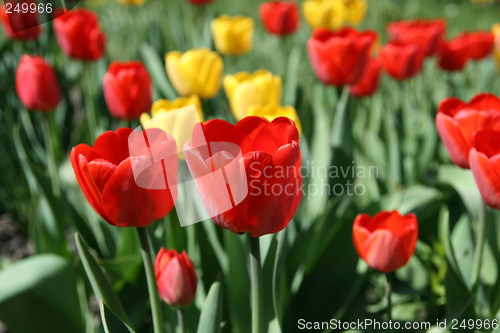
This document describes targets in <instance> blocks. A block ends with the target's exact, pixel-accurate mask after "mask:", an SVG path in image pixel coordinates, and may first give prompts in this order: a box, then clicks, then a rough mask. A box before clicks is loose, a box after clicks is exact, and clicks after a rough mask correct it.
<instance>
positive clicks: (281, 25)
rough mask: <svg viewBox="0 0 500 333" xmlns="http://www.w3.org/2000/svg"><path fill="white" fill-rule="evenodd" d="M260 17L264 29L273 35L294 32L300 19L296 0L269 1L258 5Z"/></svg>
mask: <svg viewBox="0 0 500 333" xmlns="http://www.w3.org/2000/svg"><path fill="white" fill-rule="evenodd" d="M260 17H261V19H262V23H263V24H264V27H265V28H266V30H267V31H268V32H270V33H272V34H275V35H280V36H284V35H289V34H291V33H294V32H295V31H296V30H297V28H298V26H299V21H300V15H299V8H298V6H297V3H296V2H290V1H270V2H265V3H263V4H262V5H260Z"/></svg>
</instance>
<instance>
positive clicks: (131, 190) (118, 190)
mask: <svg viewBox="0 0 500 333" xmlns="http://www.w3.org/2000/svg"><path fill="white" fill-rule="evenodd" d="M102 206H103V208H104V210H105V212H106V215H107V216H109V218H110V219H111V220H112V221H113V222H114V223H115V224H116V225H118V226H121V227H127V226H134V227H143V226H147V225H149V224H151V223H153V222H154V221H156V220H158V219H160V218H163V217H165V216H166V215H167V214H168V213H169V212H170V210H172V208H173V206H174V198H173V197H172V194H171V192H170V191H169V190H148V189H143V188H140V187H139V186H137V184H136V182H135V179H134V175H133V172H132V165H131V160H130V158H127V159H126V160H124V161H123V162H122V163H121V164H120V165H119V166H118V168H117V169H116V171H115V172H114V174H113V176H112V177H111V178H110V179H109V180H108V182H107V184H106V185H105V187H104V191H103V194H102Z"/></svg>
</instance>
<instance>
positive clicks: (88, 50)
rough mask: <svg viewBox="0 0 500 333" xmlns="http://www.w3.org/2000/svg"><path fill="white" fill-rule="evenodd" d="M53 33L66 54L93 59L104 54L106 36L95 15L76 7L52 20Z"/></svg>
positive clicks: (80, 58) (77, 57)
mask: <svg viewBox="0 0 500 333" xmlns="http://www.w3.org/2000/svg"><path fill="white" fill-rule="evenodd" d="M54 33H55V35H56V39H57V42H58V43H59V46H60V47H61V49H62V50H63V52H64V53H66V55H67V56H69V57H71V58H75V59H79V60H87V61H93V60H97V59H99V58H101V57H102V56H103V55H104V47H105V41H106V36H105V35H104V33H103V32H102V31H101V27H100V26H99V21H98V19H97V15H96V14H94V13H93V12H91V11H89V10H86V9H83V8H78V9H75V10H72V11H68V12H66V13H65V14H64V15H61V16H59V17H58V18H56V19H55V20H54Z"/></svg>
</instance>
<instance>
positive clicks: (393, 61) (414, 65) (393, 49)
mask: <svg viewBox="0 0 500 333" xmlns="http://www.w3.org/2000/svg"><path fill="white" fill-rule="evenodd" d="M379 57H380V61H381V62H382V67H383V68H384V70H385V71H386V72H387V73H388V74H389V75H390V76H392V77H393V78H395V79H396V80H399V81H403V80H406V79H409V78H411V77H413V76H415V75H416V74H417V73H419V72H420V70H421V69H422V64H423V61H424V59H423V56H422V53H421V52H420V51H419V48H418V46H417V45H416V44H405V43H400V42H390V43H389V44H387V45H385V46H384V47H382V48H381V49H380V51H379Z"/></svg>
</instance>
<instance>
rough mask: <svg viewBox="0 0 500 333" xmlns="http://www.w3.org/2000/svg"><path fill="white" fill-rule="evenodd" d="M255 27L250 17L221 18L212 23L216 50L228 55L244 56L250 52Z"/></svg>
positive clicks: (223, 16)
mask: <svg viewBox="0 0 500 333" xmlns="http://www.w3.org/2000/svg"><path fill="white" fill-rule="evenodd" d="M253 26H254V23H253V20H252V19H251V18H249V17H244V16H233V17H231V16H228V15H221V16H219V17H218V18H216V19H214V20H213V21H212V36H213V39H214V43H215V48H216V49H217V51H219V52H220V53H222V54H226V55H242V54H245V53H248V52H250V50H251V49H252V37H253Z"/></svg>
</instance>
